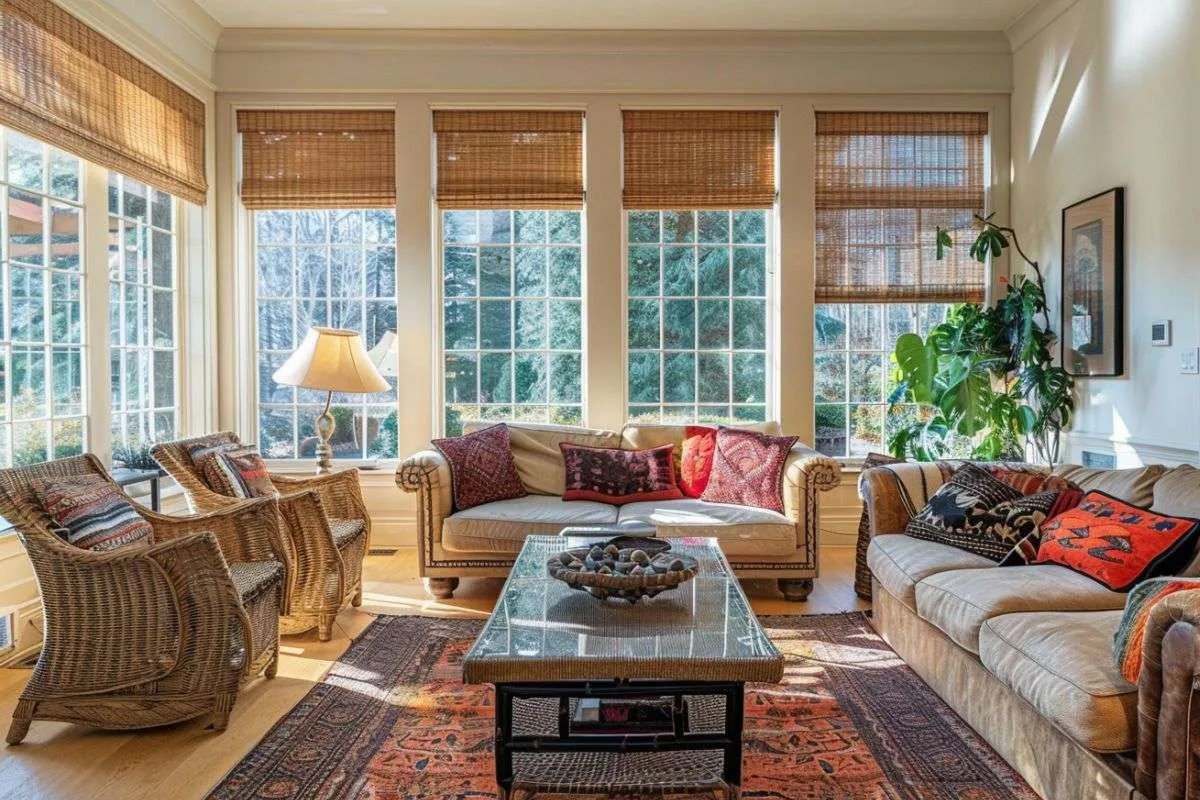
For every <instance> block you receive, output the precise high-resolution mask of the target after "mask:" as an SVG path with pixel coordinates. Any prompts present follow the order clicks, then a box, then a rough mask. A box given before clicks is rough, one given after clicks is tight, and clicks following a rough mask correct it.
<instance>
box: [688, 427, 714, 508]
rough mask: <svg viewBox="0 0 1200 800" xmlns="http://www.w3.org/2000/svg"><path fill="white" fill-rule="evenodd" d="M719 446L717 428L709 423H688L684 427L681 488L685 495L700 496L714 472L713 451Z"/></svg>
mask: <svg viewBox="0 0 1200 800" xmlns="http://www.w3.org/2000/svg"><path fill="white" fill-rule="evenodd" d="M716 447H717V429H716V428H710V427H708V426H707V425H688V426H687V427H686V428H684V429H683V446H682V448H681V450H680V457H679V490H680V491H682V492H683V496H684V497H700V496H701V495H703V494H704V488H705V487H706V486H708V477H709V475H711V474H712V465H713V452H714V451H715V450H716Z"/></svg>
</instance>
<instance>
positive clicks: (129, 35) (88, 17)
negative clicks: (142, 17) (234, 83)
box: [55, 0, 216, 95]
mask: <svg viewBox="0 0 1200 800" xmlns="http://www.w3.org/2000/svg"><path fill="white" fill-rule="evenodd" d="M168 1H169V2H171V3H172V5H176V4H177V0H168ZM55 2H57V3H58V4H59V5H61V6H62V7H63V8H65V9H66V10H67V11H69V12H70V13H71V14H73V15H74V16H76V17H78V18H79V19H80V20H82V21H83V22H84V23H86V24H87V25H89V26H91V27H92V28H94V29H95V30H97V31H99V32H100V33H102V34H103V35H105V36H107V37H108V38H109V39H111V40H113V41H114V42H116V43H117V44H118V45H120V46H121V47H122V48H124V49H125V50H128V51H129V52H130V53H132V54H133V55H134V56H136V57H137V58H139V59H141V60H142V61H144V62H146V63H147V64H149V65H150V66H151V67H153V68H154V69H156V70H158V71H159V72H161V73H162V74H163V75H165V76H166V77H168V78H170V79H171V80H173V81H175V82H176V83H178V84H179V85H180V86H182V87H183V88H185V89H187V90H188V91H190V92H193V93H194V94H200V95H202V94H206V93H207V92H209V91H212V90H214V89H215V88H216V85H215V84H214V82H213V58H212V54H213V47H212V44H210V43H209V42H208V41H207V40H206V39H205V38H203V36H202V35H201V34H200V33H199V32H197V31H196V30H194V29H193V28H192V27H191V26H190V25H188V24H185V23H184V22H183V21H182V20H181V19H180V18H179V17H178V16H176V15H174V14H171V13H169V12H168V11H167V10H166V9H165V8H164V7H163V6H162V5H160V4H159V3H158V2H157V0H156V2H155V3H154V6H153V7H154V8H157V10H158V11H159V12H161V13H162V14H164V15H166V16H167V17H168V20H167V21H168V22H169V23H171V27H172V28H175V29H176V31H177V32H180V33H183V34H184V36H185V37H186V39H187V40H188V41H187V44H188V45H189V47H188V48H187V50H189V51H190V55H191V57H188V56H186V55H184V53H183V50H184V48H183V47H181V46H180V47H176V46H173V45H172V44H171V43H168V42H166V41H164V40H163V39H162V38H161V34H160V33H159V32H157V31H155V32H152V31H151V30H149V29H148V28H147V27H146V26H144V24H143V23H142V22H141V21H139V20H137V19H135V18H134V17H133V16H131V15H130V14H128V13H126V12H125V11H123V10H122V9H121V8H120V7H119V5H120V4H118V3H114V2H113V1H112V0H55ZM144 8H145V7H144V6H143V9H144Z"/></svg>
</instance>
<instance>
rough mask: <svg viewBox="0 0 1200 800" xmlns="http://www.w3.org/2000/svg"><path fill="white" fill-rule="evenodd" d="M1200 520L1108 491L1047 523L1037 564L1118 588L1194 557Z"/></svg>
mask: <svg viewBox="0 0 1200 800" xmlns="http://www.w3.org/2000/svg"><path fill="white" fill-rule="evenodd" d="M1198 533H1200V520H1195V519H1191V518H1189V517H1168V516H1164V515H1162V514H1155V513H1153V512H1151V511H1149V510H1147V509H1145V508H1141V507H1140V506H1134V505H1130V504H1129V503H1126V502H1124V501H1122V500H1118V499H1117V498H1115V497H1112V496H1110V495H1107V494H1104V493H1103V492H1088V493H1087V495H1086V496H1085V497H1084V498H1083V502H1082V503H1080V504H1079V505H1078V506H1077V507H1075V508H1072V509H1070V510H1068V511H1064V512H1063V513H1061V514H1059V515H1058V516H1057V517H1054V518H1053V519H1050V520H1047V521H1046V522H1044V523H1043V524H1042V541H1041V544H1040V545H1039V546H1038V554H1037V561H1036V563H1038V564H1061V565H1062V566H1064V567H1068V568H1070V569H1073V570H1075V571H1076V572H1081V573H1083V574H1084V575H1087V576H1088V577H1089V578H1092V579H1093V580H1096V581H1099V582H1100V583H1102V584H1104V585H1105V586H1107V587H1108V588H1109V589H1112V590H1113V591H1116V592H1126V591H1129V590H1130V589H1132V588H1133V587H1134V585H1136V584H1137V583H1140V582H1141V581H1143V580H1146V579H1147V578H1153V577H1156V576H1159V575H1172V574H1175V572H1177V571H1178V570H1179V569H1182V568H1183V567H1185V566H1186V565H1187V563H1188V562H1189V561H1190V560H1191V558H1192V556H1193V550H1194V548H1195V545H1196V537H1197V534H1198Z"/></svg>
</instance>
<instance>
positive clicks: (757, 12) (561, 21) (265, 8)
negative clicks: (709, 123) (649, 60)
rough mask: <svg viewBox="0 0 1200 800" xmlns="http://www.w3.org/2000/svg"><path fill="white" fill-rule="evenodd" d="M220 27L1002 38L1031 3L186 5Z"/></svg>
mask: <svg viewBox="0 0 1200 800" xmlns="http://www.w3.org/2000/svg"><path fill="white" fill-rule="evenodd" d="M195 1H196V2H197V3H198V4H199V5H200V6H201V7H202V8H204V10H205V11H207V12H208V13H209V14H210V15H211V16H212V17H213V18H214V19H215V20H216V21H217V22H219V23H220V24H221V25H222V26H224V27H227V28H235V27H253V28H416V29H425V28H460V29H470V28H484V29H543V30H559V29H563V30H818V31H823V30H845V31H849V30H876V31H878V30H892V31H952V30H964V31H965V30H970V31H1001V30H1004V29H1005V28H1007V27H1008V26H1009V25H1011V24H1012V23H1013V22H1014V21H1015V20H1016V19H1017V18H1018V17H1020V16H1021V14H1022V13H1024V12H1025V11H1026V10H1027V9H1028V8H1029V7H1030V6H1032V5H1034V4H1035V2H1036V0H308V2H296V0H195Z"/></svg>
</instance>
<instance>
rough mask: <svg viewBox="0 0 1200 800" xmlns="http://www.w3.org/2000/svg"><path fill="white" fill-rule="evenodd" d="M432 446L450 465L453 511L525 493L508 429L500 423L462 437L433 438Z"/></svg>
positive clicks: (512, 497)
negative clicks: (510, 443) (510, 444)
mask: <svg viewBox="0 0 1200 800" xmlns="http://www.w3.org/2000/svg"><path fill="white" fill-rule="evenodd" d="M433 446H434V447H436V448H437V449H438V452H440V453H441V454H442V455H443V456H445V457H446V461H447V462H449V464H450V483H451V486H452V487H453V490H454V507H455V509H457V510H459V511H462V510H463V509H466V508H472V507H474V506H481V505H483V504H484V503H495V502H497V501H499V500H512V499H514V498H517V497H524V496H525V495H527V494H528V492H526V491H525V484H523V483H521V476H520V475H518V474H517V462H516V461H515V460H514V459H513V455H512V449H511V448H510V447H509V439H508V426H507V425H505V424H504V423H503V422H501V423H500V424H499V425H492V426H490V427H487V428H481V429H480V430H477V431H475V432H473V433H468V434H466V435H465V436H455V437H453V438H449V439H434V440H433Z"/></svg>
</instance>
